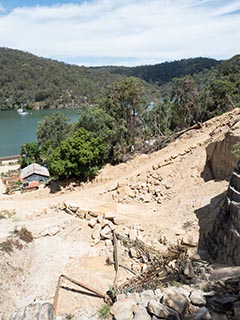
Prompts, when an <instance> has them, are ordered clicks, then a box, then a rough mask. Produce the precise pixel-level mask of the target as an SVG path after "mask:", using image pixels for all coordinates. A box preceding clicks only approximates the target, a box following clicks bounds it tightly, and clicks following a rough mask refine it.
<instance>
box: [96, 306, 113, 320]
mask: <svg viewBox="0 0 240 320" xmlns="http://www.w3.org/2000/svg"><path fill="white" fill-rule="evenodd" d="M110 312H111V307H110V305H109V304H106V303H105V304H104V305H103V306H102V307H101V309H100V310H99V311H98V316H99V318H100V319H108V318H109V317H110Z"/></svg>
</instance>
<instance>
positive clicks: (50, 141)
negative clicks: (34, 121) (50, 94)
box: [37, 112, 71, 155]
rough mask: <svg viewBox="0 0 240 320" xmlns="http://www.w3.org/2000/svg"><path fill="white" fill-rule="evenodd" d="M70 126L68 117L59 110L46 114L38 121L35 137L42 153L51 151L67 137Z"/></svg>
mask: <svg viewBox="0 0 240 320" xmlns="http://www.w3.org/2000/svg"><path fill="white" fill-rule="evenodd" d="M70 127H71V126H70V124H69V123H68V118H67V117H66V116H65V115H64V114H63V113H61V112H56V113H53V114H51V115H49V116H46V117H44V118H43V120H42V121H41V122H39V124H38V126H37V139H38V144H39V145H40V146H41V148H42V149H43V154H44V155H47V154H48V153H49V151H51V152H52V150H54V149H55V148H56V147H57V146H58V145H59V144H60V143H61V141H62V140H64V139H65V138H66V137H67V135H68V133H69V131H70Z"/></svg>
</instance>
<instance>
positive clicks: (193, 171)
mask: <svg viewBox="0 0 240 320" xmlns="http://www.w3.org/2000/svg"><path fill="white" fill-rule="evenodd" d="M239 116H240V110H239V109H235V110H234V111H232V112H230V113H227V114H224V115H223V116H221V117H218V118H215V119H212V120H210V121H208V122H206V123H205V124H203V126H202V128H200V129H197V130H191V131H188V132H186V133H185V134H183V135H182V136H181V137H179V138H178V139H177V140H176V141H174V142H172V143H171V144H169V145H168V146H167V147H165V148H164V149H162V150H160V151H158V152H155V153H152V154H150V155H139V156H136V157H135V158H134V159H132V160H131V161H129V162H127V163H124V164H120V165H118V166H110V165H107V166H105V168H103V169H102V170H101V172H100V173H99V175H98V176H97V178H96V179H95V180H94V181H92V182H89V183H86V184H85V185H83V186H68V187H66V188H62V190H61V191H59V192H56V193H51V192H50V189H49V188H41V189H40V190H38V191H32V192H29V193H25V194H20V193H16V194H14V195H9V196H8V195H5V194H3V192H4V188H3V186H1V183H0V193H1V194H0V201H1V202H0V210H2V209H7V210H12V209H15V210H16V214H15V215H14V216H12V217H11V218H9V219H2V220H0V242H3V241H4V240H6V238H7V237H8V236H9V234H10V232H11V231H12V230H14V228H16V227H17V228H20V227H21V226H25V227H26V228H27V229H28V230H30V231H31V232H32V234H33V236H34V241H33V242H32V243H30V244H28V245H25V246H24V248H23V249H22V250H14V252H13V253H11V254H7V253H3V254H2V253H1V260H0V305H1V310H2V312H3V313H5V314H6V315H8V314H11V313H13V312H14V311H15V310H17V309H18V308H21V307H23V306H25V305H27V304H29V303H31V302H33V301H38V300H41V301H50V302H52V301H53V297H54V294H55V288H56V284H57V280H58V277H59V275H60V274H61V273H64V274H67V275H68V276H70V277H75V278H78V279H81V280H82V281H85V282H87V283H91V284H92V285H95V286H96V287H97V288H99V289H101V290H103V291H104V290H105V291H107V290H108V288H109V287H110V286H111V283H112V282H113V278H114V269H113V266H106V265H105V262H104V261H105V259H106V257H107V256H108V255H109V252H108V251H107V249H106V247H105V244H104V242H100V244H98V245H96V246H93V245H92V239H91V230H90V228H89V227H88V226H87V223H86V221H84V220H81V219H78V218H76V217H73V216H71V215H68V214H67V213H65V212H63V211H59V210H56V207H57V205H58V204H61V203H63V202H64V201H66V200H72V201H78V202H79V203H80V204H81V206H82V208H83V209H94V210H98V211H101V212H111V211H113V212H115V213H116V214H117V216H120V217H124V218H126V224H124V225H120V226H117V229H118V230H119V231H120V232H126V230H131V229H134V227H135V226H138V227H139V225H141V229H142V235H143V239H144V240H145V241H146V242H147V243H149V244H150V245H153V246H159V247H161V245H160V242H161V241H160V242H159V240H160V239H163V238H164V239H166V241H167V244H170V243H176V241H181V239H183V238H185V239H186V238H189V239H190V238H191V240H192V242H193V243H196V244H197V243H198V239H199V214H202V213H204V212H207V211H206V210H209V206H210V207H211V205H212V209H214V210H216V208H218V207H220V205H221V201H214V199H218V197H219V196H220V200H221V199H222V197H221V195H222V194H224V192H225V191H226V189H227V185H228V181H227V180H226V179H223V180H221V179H219V180H218V181H215V180H214V179H208V181H205V180H206V179H205V180H204V176H205V175H206V166H205V165H206V147H207V145H208V144H209V143H211V142H214V141H220V140H222V139H223V138H224V135H225V133H226V132H229V131H232V132H233V133H234V134H239V125H238V124H239V122H238V123H237V124H235V125H234V126H232V124H233V123H234V122H235V121H236V119H238V118H239ZM7 169H8V167H7V166H3V167H0V172H3V171H4V170H7ZM11 169H12V166H11ZM156 177H157V178H156ZM156 180H157V183H156ZM141 188H142V189H141ZM147 188H149V189H151V190H152V189H154V188H155V189H158V191H159V192H160V194H161V195H160V201H156V200H154V199H153V198H151V199H150V198H149V199H146V197H147V196H148V195H147V196H146V194H147V193H148V191H146V190H147ZM133 189H134V190H135V191H136V190H138V191H137V192H138V194H137V196H135V197H134V195H133V194H132V192H133ZM139 190H140V191H139ZM141 190H143V191H141ZM141 192H142V195H141ZM204 210H205V211H204ZM51 228H55V230H57V233H56V234H53V235H52V234H51V232H50V234H51V235H47V231H48V230H50V231H51ZM52 230H54V229H52ZM53 233H54V232H53ZM191 254H193V255H196V254H197V247H196V248H194V249H192V252H191ZM81 299H82V300H81ZM86 299H87V300H86ZM86 303H88V304H89V305H90V306H91V310H92V312H96V311H97V310H98V309H99V308H100V306H101V304H102V301H101V300H100V299H98V298H93V297H86V296H85V295H81V294H79V293H78V292H77V290H76V291H75V292H73V291H67V290H65V291H61V292H60V297H59V301H58V308H57V313H58V314H67V313H74V312H75V311H76V310H79V309H81V308H82V309H86Z"/></svg>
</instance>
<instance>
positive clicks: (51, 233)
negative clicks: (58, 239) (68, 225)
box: [41, 226, 60, 237]
mask: <svg viewBox="0 0 240 320" xmlns="http://www.w3.org/2000/svg"><path fill="white" fill-rule="evenodd" d="M59 232H60V228H59V226H52V227H49V228H47V229H46V230H44V231H43V232H41V235H42V236H43V237H46V236H49V237H53V236H55V235H56V234H58V233H59Z"/></svg>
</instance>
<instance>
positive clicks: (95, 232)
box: [92, 224, 101, 239]
mask: <svg viewBox="0 0 240 320" xmlns="http://www.w3.org/2000/svg"><path fill="white" fill-rule="evenodd" d="M100 232H101V226H100V224H96V225H95V227H94V228H93V232H92V238H93V239H100V237H101V236H100Z"/></svg>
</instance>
